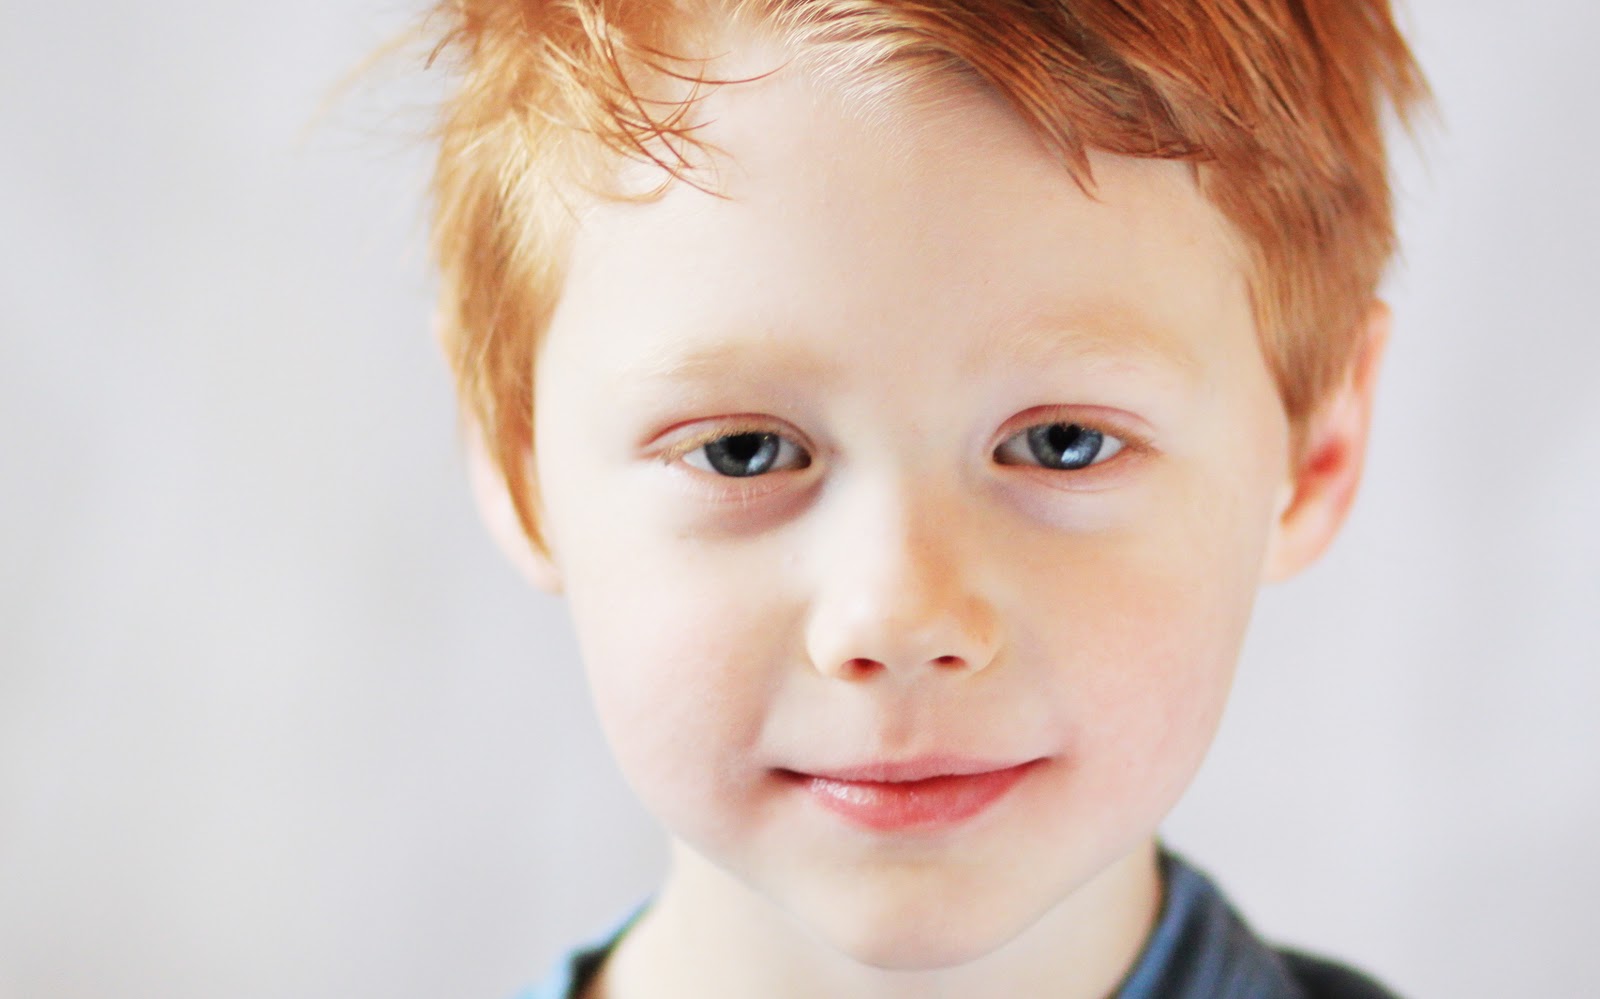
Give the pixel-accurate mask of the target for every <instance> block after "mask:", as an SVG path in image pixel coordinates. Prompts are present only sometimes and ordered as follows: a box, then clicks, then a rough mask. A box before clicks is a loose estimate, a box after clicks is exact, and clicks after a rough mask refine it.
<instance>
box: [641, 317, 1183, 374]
mask: <svg viewBox="0 0 1600 999" xmlns="http://www.w3.org/2000/svg"><path fill="white" fill-rule="evenodd" d="M998 358H1004V359H1005V360H1006V361H1007V362H1008V363H1011V364H1016V363H1018V362H1020V363H1021V364H1022V366H1024V367H1027V368H1030V369H1032V368H1053V367H1060V366H1063V365H1067V364H1072V363H1079V364H1082V363H1090V364H1095V365H1097V366H1100V365H1108V366H1115V367H1118V368H1128V369H1131V370H1134V371H1137V372H1149V373H1152V374H1158V373H1166V374H1179V375H1182V376H1185V377H1189V378H1198V377H1199V376H1200V370H1201V364H1200V362H1199V360H1198V359H1197V358H1196V357H1195V355H1194V354H1193V352H1191V351H1190V350H1188V349H1187V348H1186V347H1185V346H1184V345H1182V344H1181V343H1179V342H1177V341H1175V340H1174V339H1173V338H1171V337H1166V336H1162V335H1161V334H1160V333H1159V332H1157V331H1156V330H1155V329H1153V328H1152V327H1150V326H1149V325H1148V324H1146V323H1144V322H1142V321H1141V320H1140V319H1139V318H1136V317H1134V316H1129V315H1125V314H1122V315H1118V314H1112V313H1099V314H1097V315H1096V316H1095V320H1094V321H1093V322H1084V321H1082V320H1078V319H1074V320H1051V319H1040V318H1037V317H1035V318H1033V319H1032V320H1030V321H1028V322H1026V323H1022V324H1018V325H1016V326H1006V325H1001V324H997V326H996V328H995V329H994V330H993V331H992V332H991V333H990V334H989V335H987V336H985V337H983V338H981V339H980V340H979V341H978V344H977V346H976V348H975V349H974V350H973V351H972V352H971V353H970V354H969V355H968V356H967V357H965V358H962V359H961V360H960V363H961V365H962V370H964V371H970V372H972V373H974V374H977V373H979V372H982V371H983V370H984V369H985V368H987V367H992V366H993V365H994V361H995V359H998ZM772 372H781V373H782V374H783V375H784V377H785V378H800V379H804V380H806V381H807V382H808V383H811V384H815V385H821V386H826V385H828V384H830V383H833V382H835V381H837V380H839V378H840V376H841V375H842V374H843V373H844V365H843V364H841V363H839V362H835V361H831V360H828V359H826V358H824V357H822V356H821V355H819V354H817V353H815V352H813V351H812V350H809V349H807V348H806V347H805V346H804V345H803V344H799V343H795V342H792V341H789V342H786V341H784V340H783V339H781V338H778V337H772V338H770V339H769V338H737V339H729V340H718V341H714V342H710V343H704V344H699V345H696V346H691V347H688V348H686V349H681V350H680V349H669V350H665V351H662V352H661V353H660V354H657V355H655V356H652V357H650V358H648V359H646V360H644V361H642V362H640V363H639V364H636V365H633V366H630V367H629V368H628V369H627V370H626V371H623V372H621V373H620V374H619V384H620V385H634V384H663V383H664V384H672V383H697V382H707V381H713V380H717V379H725V378H727V377H728V376H729V375H730V374H732V375H735V376H739V375H752V376H753V375H759V374H763V373H772Z"/></svg>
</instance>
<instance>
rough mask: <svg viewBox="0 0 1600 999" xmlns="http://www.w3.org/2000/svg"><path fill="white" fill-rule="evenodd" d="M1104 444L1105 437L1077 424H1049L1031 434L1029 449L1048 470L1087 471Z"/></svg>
mask: <svg viewBox="0 0 1600 999" xmlns="http://www.w3.org/2000/svg"><path fill="white" fill-rule="evenodd" d="M1104 443H1105V435H1104V434H1102V433H1100V432H1099V431H1097V430H1090V429H1088V428H1087V427H1080V426H1079V425H1078V424H1076V423H1049V424H1043V425H1041V426H1037V427H1031V428H1029V430H1028V449H1029V450H1030V451H1032V452H1033V456H1034V457H1035V458H1037V459H1039V462H1040V463H1041V464H1043V465H1044V466H1045V467H1046V468H1060V469H1075V468H1086V467H1088V466H1089V465H1090V464H1092V463H1093V462H1094V459H1095V456H1097V455H1098V454H1099V453H1100V448H1101V445H1103V444H1104Z"/></svg>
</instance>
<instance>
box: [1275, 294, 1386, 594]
mask: <svg viewBox="0 0 1600 999" xmlns="http://www.w3.org/2000/svg"><path fill="white" fill-rule="evenodd" d="M1389 327H1390V312H1389V307H1388V306H1387V305H1385V304H1384V303H1382V302H1373V303H1372V306H1371V307H1370V308H1369V309H1368V310H1367V317H1366V320H1365V321H1364V323H1363V329H1362V331H1361V344H1360V346H1359V347H1358V348H1357V351H1356V355H1355V357H1354V358H1353V359H1352V361H1351V364H1350V370H1349V372H1348V373H1347V374H1346V376H1345V380H1344V382H1343V383H1342V384H1341V385H1340V386H1339V388H1338V389H1337V390H1336V391H1335V392H1334V393H1333V394H1332V395H1330V396H1329V397H1328V398H1327V399H1326V400H1324V402H1323V404H1322V405H1321V406H1319V407H1318V408H1317V410H1316V411H1315V412H1314V413H1313V414H1312V415H1311V417H1310V418H1309V419H1308V420H1307V423H1306V426H1305V428H1304V438H1303V440H1304V443H1303V444H1302V446H1301V447H1300V449H1299V454H1297V455H1295V456H1294V466H1293V467H1292V468H1290V470H1289V478H1288V479H1287V481H1285V483H1284V487H1283V494H1282V499H1281V501H1280V503H1279V508H1278V516H1277V519H1276V521H1274V523H1273V525H1272V535H1271V537H1270V538H1269V540H1268V544H1267V554H1266V558H1265V561H1264V564H1263V568H1262V578H1263V579H1264V580H1266V581H1268V582H1277V581H1280V580H1283V579H1287V578H1289V577H1290V576H1293V575H1294V574H1295V573H1297V572H1299V571H1301V570H1302V569H1304V568H1305V567H1306V566H1308V565H1310V564H1311V563H1312V562H1314V561H1315V560H1316V559H1317V557H1318V556H1319V555H1321V554H1322V552H1323V551H1324V550H1325V549H1326V548H1327V547H1328V545H1329V544H1330V543H1331V542H1332V541H1333V538H1334V536H1335V535H1336V534H1338V533H1339V527H1340V525H1341V524H1343V523H1344V520H1345V516H1346V515H1347V514H1348V513H1349V512H1350V507H1351V505H1352V504H1354V503H1355V498H1356V489H1357V487H1358V486H1359V485H1360V484H1361V469H1362V466H1363V465H1364V464H1365V462H1366V456H1367V431H1368V428H1369V427H1370V426H1371V423H1372V400H1373V396H1374V394H1375V392H1376V389H1377V383H1378V365H1379V362H1380V361H1381V360H1382V359H1383V349H1384V347H1385V346H1386V345H1387V344H1388V342H1389Z"/></svg>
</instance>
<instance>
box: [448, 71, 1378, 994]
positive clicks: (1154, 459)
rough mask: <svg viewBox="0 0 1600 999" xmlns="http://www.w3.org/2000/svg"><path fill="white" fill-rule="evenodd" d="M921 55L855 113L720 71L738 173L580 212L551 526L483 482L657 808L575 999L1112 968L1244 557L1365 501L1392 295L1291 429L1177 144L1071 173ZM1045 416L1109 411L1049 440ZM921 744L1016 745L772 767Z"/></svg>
mask: <svg viewBox="0 0 1600 999" xmlns="http://www.w3.org/2000/svg"><path fill="white" fill-rule="evenodd" d="M924 87H925V89H924V90H922V91H921V92H920V96H921V97H929V96H932V97H934V98H936V100H934V101H931V102H930V101H927V100H920V101H916V102H908V103H906V104H905V105H904V107H903V108H900V109H899V113H897V114H895V115H891V116H888V117H887V118H886V119H882V120H878V121H876V122H874V123H867V122H864V121H863V120H862V119H861V118H860V117H859V116H857V115H855V114H853V113H852V112H851V111H850V110H849V109H848V108H847V107H845V106H843V105H842V104H841V103H840V102H839V101H838V100H836V99H835V98H836V95H835V93H834V92H833V91H832V90H831V89H830V87H829V86H828V85H827V84H825V83H822V82H819V81H818V80H816V79H813V78H811V77H809V76H806V75H805V74H803V73H798V72H787V71H786V72H780V73H777V74H774V75H773V76H771V77H769V78H767V79H765V80H762V81H760V82H759V83H753V84H741V85H738V86H732V87H726V88H723V89H721V90H719V91H716V92H715V93H714V94H712V95H711V96H710V97H709V98H708V99H707V101H706V104H705V107H704V109H703V114H704V117H705V118H707V119H711V120H713V123H712V124H711V125H710V126H709V127H708V128H707V129H705V131H704V132H703V133H702V134H703V137H704V138H706V139H708V140H709V141H711V142H712V143H714V144H715V145H717V146H718V147H720V148H721V149H722V150H724V151H725V153H726V154H727V156H726V159H725V160H722V161H720V162H721V166H720V167H719V170H720V174H719V176H720V179H721V189H722V190H723V193H725V194H727V195H729V197H728V199H726V200H719V199H716V198H713V197H711V196H709V195H707V194H705V193H702V192H700V191H697V190H695V189H693V188H692V187H690V186H688V185H684V184H676V185H674V186H673V188H672V189H671V190H669V191H668V193H667V194H666V195H665V197H663V198H662V199H661V200H659V201H657V202H653V203H649V204H629V205H624V204H598V205H595V206H594V207H593V208H592V210H591V211H589V213H588V214H586V215H585V217H584V223H583V226H582V228H581V229H580V230H579V232H578V235H577V239H576V243H575V245H574V248H573V256H572V267H571V271H570V274H569V276H568V280H567V284H566V286H565V288H564V290H563V295H562V298H561V301H560V304H559V306H558V308H557V310H556V314H555V316H554V317H553V319H552V323H551V326H550V329H549V331H548V335H547V337H546V340H545V342H544V344H543V345H542V347H541V350H540V354H539V358H538V369H537V373H536V376H537V381H536V394H535V398H536V402H535V412H534V419H535V430H536V436H535V447H534V453H533V455H531V456H530V461H532V462H533V463H534V468H535V471H536V475H537V481H538V483H539V493H538V496H537V497H536V502H537V508H538V515H539V519H540V524H541V526H542V528H543V530H544V533H545V537H546V539H547V543H548V549H547V550H545V551H538V552H536V551H533V550H531V549H530V548H529V547H528V546H527V545H526V543H525V542H522V541H521V539H520V538H519V537H518V536H516V535H515V534H514V532H512V531H510V530H507V529H506V527H507V525H508V524H509V522H510V521H509V518H508V516H507V510H508V509H509V504H508V501H507V499H506V497H505V496H504V495H503V493H501V492H500V491H498V490H497V488H496V487H495V485H494V481H495V480H494V478H493V476H492V475H488V474H480V475H479V476H478V481H479V482H480V484H481V485H482V486H483V488H482V489H480V495H481V498H482V501H483V503H484V506H485V512H486V516H487V517H488V519H489V521H490V522H491V524H492V525H497V533H498V534H499V535H500V536H501V537H502V540H503V542H504V544H505V545H506V547H507V549H508V551H511V552H512V554H513V557H514V558H516V559H517V560H518V561H519V563H520V564H522V565H523V566H524V567H525V569H526V570H527V571H528V573H529V575H530V577H531V578H532V579H533V580H534V581H535V582H536V583H538V584H539V585H540V586H543V587H545V588H547V589H550V590H552V591H560V592H564V593H565V594H566V595H567V597H568V599H569V601H570V604H571V610H572V614H573V620H574V624H575V627H576V630H577V634H578V637H579V641H580V645H581V647H582V651H583V655H584V661H585V668H586V669H587V671H588V674H589V678H590V683H591V687H592V689H593V692H594V696H595V699H596V705H597V709H598V712H599V715H600V719H601V722H602V724H603V726H604V727H605V730H606V733H607V736H608V739H609V740H610V743H611V745H612V747H613V751H614V753H615V755H616V758H617V760H618V763H619V765H620V766H621V768H622V770H623V772H624V774H625V775H626V776H627V778H628V779H629V781H630V783H631V784H632V786H633V787H634V789H635V790H636V792H637V793H638V794H639V796H640V798H641V799H642V800H643V801H644V803H645V805H646V806H647V807H648V808H649V809H650V810H651V811H652V813H653V814H654V815H655V816H656V817H657V818H658V819H659V820H660V821H661V822H662V824H663V825H664V827H665V828H666V831H667V833H668V834H669V836H670V837H671V839H672V864H671V868H670V871H669V873H668V876H667V879H666V881H665V884H664V885H663V886H662V888H661V890H660V891H659V892H658V894H657V895H656V897H655V901H654V904H653V905H652V907H651V908H650V910H649V912H648V913H647V915H646V916H645V917H644V918H643V919H642V920H641V921H640V922H639V923H638V924H637V926H636V927H635V928H634V930H633V931H632V932H631V933H629V934H628V935H627V936H626V937H625V938H624V940H623V942H622V943H621V944H620V946H619V947H618V949H617V950H616V952H615V953H614V954H613V956H612V958H611V960H610V961H609V962H608V963H607V965H606V967H605V970H604V973H603V974H602V976H601V978H600V979H599V981H597V982H596V983H595V985H594V986H593V988H592V989H591V990H590V992H589V995H591V996H605V997H609V999H675V997H694V999H748V997H750V996H763V997H772V999H789V997H793V999H802V997H804V999H811V997H815V996H818V995H828V996H833V997H844V999H891V997H893V999H902V997H919V999H925V997H935V996H952V997H954V996H988V995H993V996H1050V997H1060V999H1098V997H1104V996H1107V995H1109V994H1110V993H1111V992H1112V991H1113V990H1114V989H1115V987H1116V984H1117V982H1118V981H1119V980H1120V979H1121V977H1122V976H1123V975H1124V974H1125V973H1126V972H1127V970H1128V968H1129V967H1130V965H1131V964H1132V962H1133V961H1134V960H1135V959H1136V957H1137V955H1138V953H1139V950H1140V948H1141V946H1142V944H1143V941H1144V939H1145V936H1146V934H1147V933H1148V932H1149V929H1150V927H1151V925H1152V923H1153V921H1154V919H1155V918H1156V915H1157V910H1158V907H1159V901H1160V885H1159V879H1158V877H1157V869H1156V862H1155V850H1154V835H1155V830H1156V827H1157V825H1158V823H1159V822H1160V821H1161V819H1162V817H1163V816H1165V814H1166V813H1167V811H1168V810H1169V809H1170V808H1171V807H1172V805H1173V804H1174V803H1175V802H1176V800H1177V798H1178V796H1179V795H1180V794H1181V792H1182V790H1183V789H1184V787H1185V786H1186V785H1187V784H1188V782H1189V780H1190V778H1191V777H1192V775H1193V773H1194V771H1195V769H1196V767H1197V766H1198V765H1199V763H1200V760H1201V758H1202V756H1203V754H1204V752H1205V749H1206V746H1207V745H1208V744H1209V742H1210V740H1211V738H1212V735H1213V733H1214V731H1215V729H1216V725H1217V723H1218V720H1219V717H1220V715H1221V712H1222V708H1223V705H1224V702H1225V700H1226V696H1227V691H1228V687H1229V685H1230V682H1231V678H1232V674H1233V668H1234V664H1235V661H1236V659H1237V656H1238V651H1239V645H1240V642H1241V640H1242V637H1243V634H1244V630H1245V626H1246V623H1247V621H1248V618H1249V613H1250V608H1251V606H1252V603H1253V600H1254V596H1255V593H1256V590H1257V589H1258V587H1259V586H1260V584H1261V583H1262V582H1264V581H1270V580H1275V579H1281V578H1284V577H1287V576H1289V575H1292V574H1293V573H1295V572H1297V571H1298V570H1300V569H1301V568H1302V567H1304V566H1305V565H1306V564H1308V563H1309V562H1310V561H1312V560H1313V559H1315V558H1316V557H1317V555H1318V554H1319V553H1320V552H1321V551H1322V550H1323V549H1324V548H1325V546H1326V545H1327V544H1328V543H1329V541H1330V540H1331V539H1332V537H1333V536H1334V534H1335V532H1336V531H1337V529H1338V527H1339V524H1340V523H1341V522H1342V520H1343V518H1344V516H1345V513H1346V511H1347V510H1348V508H1349V506H1350V503H1351V501H1352V499H1353V497H1354V495H1355V490H1356V486H1357V483H1358V480H1359V477H1360V471H1361V463H1362V458H1363V454H1364V451H1365V446H1366V437H1367V428H1368V423H1369V418H1370V412H1371V404H1372V396H1373V390H1374V383H1375V378H1376V371H1377V362H1378V359H1379V356H1380V354H1381V351H1382V347H1383V344H1384V341H1385V338H1386V330H1387V313H1386V311H1385V310H1384V309H1383V308H1382V306H1381V305H1379V304H1377V303H1374V305H1373V307H1372V309H1371V310H1370V313H1369V320H1368V322H1367V325H1366V327H1365V328H1364V329H1363V330H1361V331H1359V335H1360V338H1361V343H1362V348H1361V350H1360V352H1359V355H1358V358H1357V361H1356V363H1355V365H1354V366H1353V368H1352V370H1351V373H1350V377H1349V378H1348V379H1347V380H1346V381H1345V383H1344V384H1343V385H1342V386H1341V387H1340V388H1339V389H1338V391H1337V392H1336V393H1335V394H1334V395H1333V396H1332V397H1330V398H1329V399H1328V400H1327V401H1326V403H1325V404H1324V405H1323V406H1322V407H1321V408H1320V409H1319V410H1318V411H1317V413H1316V414H1315V416H1314V417H1313V419H1312V421H1311V423H1310V424H1309V425H1308V426H1307V428H1306V434H1305V438H1306V442H1307V444H1306V448H1305V450H1304V453H1303V454H1301V455H1298V456H1292V455H1291V454H1290V447H1289V443H1290V432H1289V431H1290V428H1289V426H1288V423H1287V420H1286V418H1285V415H1284V412H1283V408H1282V405H1281V402H1280V398H1279V395H1278V391H1277V388H1276V386H1275V385H1274V384H1273V381H1272V378H1271V376H1270V374H1269V372H1268V369H1267V366H1266V363H1265V361H1264V359H1263V357H1262V354H1261V351H1260V347H1259V345H1258V339H1257V334H1256V330H1255V327H1254V323H1253V319H1252V313H1251V309H1250V304H1249V297H1248V290H1247V280H1246V276H1245V274H1244V271H1243V269H1242V267H1241V264H1240V262H1239V261H1240V259H1241V256H1242V255H1241V253H1240V250H1239V247H1238V241H1237V237H1236V236H1235V235H1234V234H1233V233H1232V232H1231V231H1230V230H1229V228H1228V226H1227V224H1226V222H1225V221H1224V220H1223V219H1222V218H1221V217H1220V216H1219V215H1218V214H1217V212H1216V211H1215V209H1213V208H1212V206H1211V205H1209V203H1207V202H1206V201H1205V199H1204V198H1203V197H1202V196H1201V195H1200V193H1199V190H1198V188H1197V186H1196V184H1195V181H1194V178H1193V175H1192V172H1191V171H1190V170H1189V168H1187V167H1186V166H1183V165H1181V164H1175V163H1166V162H1151V161H1135V160H1131V159H1124V158H1120V157H1115V156H1110V155H1107V154H1098V153H1096V154H1094V157H1093V165H1094V171H1095V181H1096V184H1097V187H1096V191H1095V197H1094V198H1090V197H1088V196H1087V195H1086V194H1085V193H1084V192H1083V191H1081V190H1080V189H1079V188H1078V187H1077V186H1076V185H1074V183H1073V182H1072V180H1071V179H1070V177H1069V176H1068V174H1067V173H1066V171H1065V169H1064V168H1063V167H1062V166H1061V164H1060V163H1059V162H1058V161H1057V160H1056V159H1055V158H1053V157H1052V156H1051V154H1050V153H1049V152H1048V151H1047V150H1046V149H1045V147H1044V146H1042V145H1041V144H1040V143H1039V141H1038V140H1037V139H1036V138H1035V137H1034V136H1033V135H1032V134H1031V133H1030V132H1029V131H1028V129H1027V127H1026V126H1025V125H1024V124H1023V123H1022V121H1021V120H1020V119H1018V118H1017V117H1016V116H1015V115H1014V114H1013V113H1012V112H1011V111H1010V110H1009V108H1007V107H1006V106H1005V105H1004V103H1003V102H1002V101H1000V100H999V99H998V98H996V97H994V96H992V95H990V94H988V93H986V92H984V91H981V90H979V89H977V88H976V87H975V86H973V85H971V84H968V83H961V82H954V81H950V82H944V83H930V84H926V85H924ZM884 121H889V122H892V123H893V124H892V125H885V124H884ZM1040 427H1043V428H1051V427H1056V428H1058V429H1059V432H1060V433H1064V434H1072V435H1077V436H1076V437H1074V438H1072V439H1076V440H1079V441H1082V440H1084V439H1086V438H1085V437H1084V435H1085V433H1088V432H1092V433H1094V434H1098V435H1099V443H1098V445H1097V447H1094V448H1090V449H1089V450H1090V451H1094V452H1095V453H1094V454H1093V455H1092V456H1091V457H1090V460H1089V461H1088V463H1087V464H1084V465H1082V466H1081V467H1073V468H1058V467H1051V466H1050V465H1049V464H1048V463H1047V462H1045V461H1044V460H1043V459H1041V458H1040V456H1039V454H1038V453H1036V452H1035V451H1034V450H1032V444H1030V443H1029V442H1030V440H1031V439H1030V438H1029V436H1028V434H1027V431H1028V430H1029V429H1030V428H1040ZM719 435H720V436H719ZM741 435H743V436H742V437H741ZM1051 439H1056V440H1063V439H1067V438H1062V437H1057V438H1051ZM1087 439H1088V440H1090V441H1091V443H1092V442H1094V440H1095V438H1093V437H1089V438H1087ZM763 442H765V443H763ZM708 443H709V444H711V445H712V446H713V447H712V450H708V448H707V446H706V445H707V444H708ZM758 443H760V444H762V446H763V447H766V446H767V445H769V444H770V445H771V447H770V449H769V450H768V452H766V458H767V459H770V461H768V466H767V467H766V468H765V469H764V470H761V471H759V472H757V473H755V474H741V475H729V474H727V468H728V466H727V465H726V460H727V456H728V454H730V453H732V454H735V455H738V454H744V455H745V456H746V457H748V452H750V451H751V450H752V448H753V447H754V446H755V445H756V444H758ZM730 444H737V445H740V446H739V447H734V448H732V449H731V451H730V449H729V445H730ZM718 447H720V448H722V450H721V452H720V454H721V456H722V459H723V464H717V463H715V462H714V461H713V460H712V459H713V457H714V455H713V450H715V449H716V448H718ZM1085 453H1086V454H1087V453H1088V452H1087V451H1086V452H1085ZM480 461H481V459H480ZM747 467H753V466H747ZM481 472H482V469H481V468H480V473H481ZM930 753H940V754H965V755H968V756H979V757H982V758H984V759H996V760H1003V761H1007V762H1011V761H1024V760H1027V761H1035V760H1036V761H1039V762H1038V765H1036V766H1034V767H1033V769H1031V770H1030V771H1029V774H1028V776H1027V777H1026V778H1025V779H1024V780H1023V781H1022V782H1021V783H1019V784H1018V785H1017V786H1016V787H1015V788H1013V789H1012V790H1011V791H1010V792H1009V793H1008V794H1007V795H1006V796H1005V797H1004V798H1002V799H1001V800H1000V801H999V802H998V803H997V804H995V805H994V806H993V807H990V808H989V809H987V810H986V811H984V812H983V813H982V814H980V815H978V816H977V817H976V818H974V819H972V820H969V821H965V822H962V823H958V824H956V825H955V826H954V827H952V828H945V829H939V830H937V831H936V832H933V833H895V832H888V833H885V832H879V831H870V830H863V829H861V828H859V827H857V826H854V825H851V824H850V823H848V822H845V821H843V820H841V819H840V818H839V817H838V816H836V815H833V814H830V813H827V812H826V811H824V810H822V809H820V808H818V807H817V806H816V804H815V802H814V801H813V800H810V799H809V798H808V797H807V796H806V795H805V794H803V793H800V792H798V791H797V790H796V787H795V784H794V783H793V782H792V781H788V780H784V779H781V775H782V773H783V772H785V771H801V772H811V771H814V770H816V769H819V768H826V767H841V766H847V765H852V764H857V763H862V762H866V761H876V760H884V759H903V758H907V757H913V756H917V755H918V754H930Z"/></svg>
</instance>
